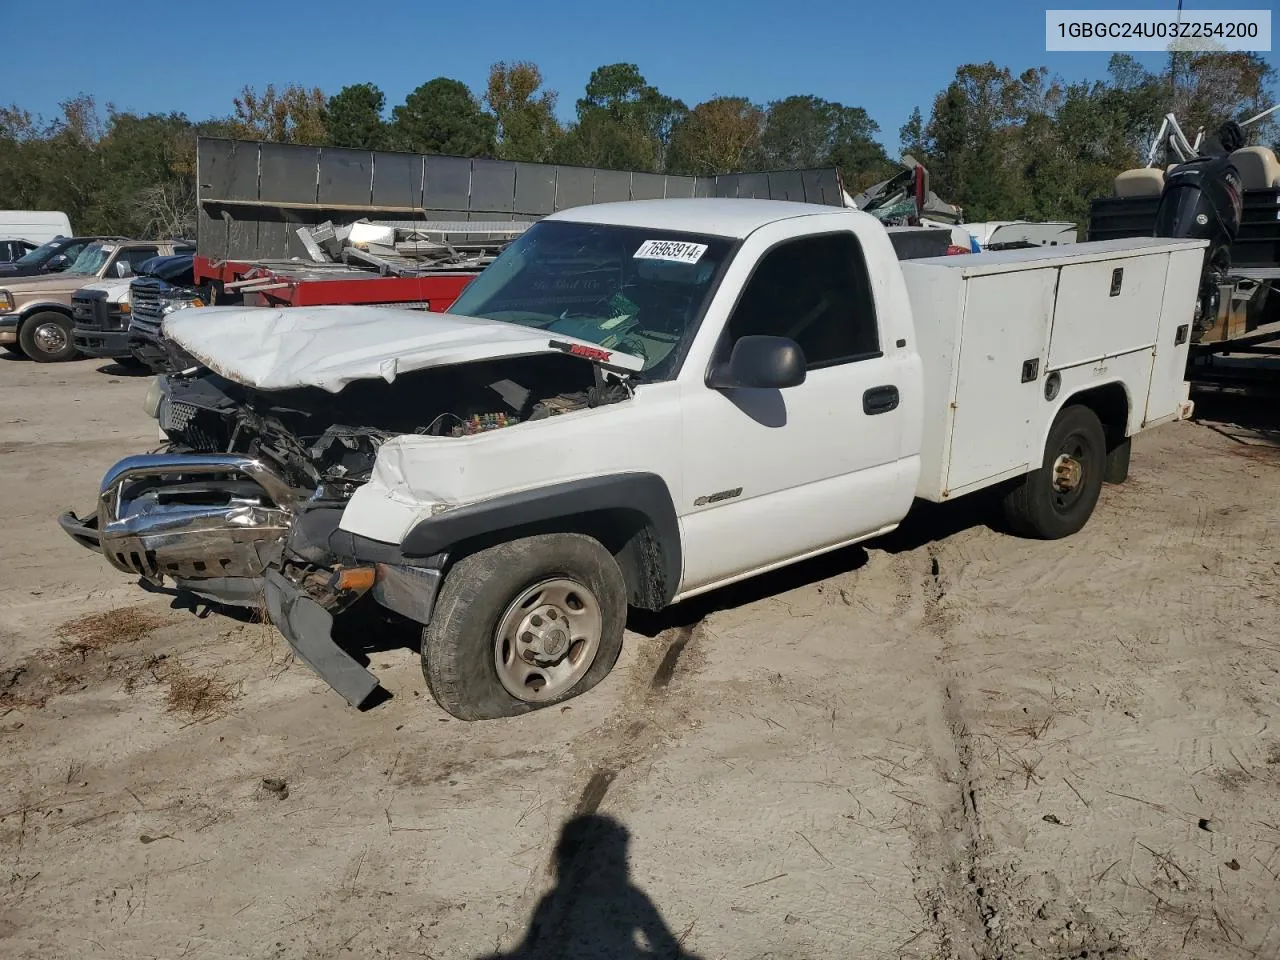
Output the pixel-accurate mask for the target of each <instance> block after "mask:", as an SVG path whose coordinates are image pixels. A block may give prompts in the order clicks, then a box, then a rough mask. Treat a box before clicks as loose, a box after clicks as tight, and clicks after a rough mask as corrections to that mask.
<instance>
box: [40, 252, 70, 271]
mask: <svg viewBox="0 0 1280 960" xmlns="http://www.w3.org/2000/svg"><path fill="white" fill-rule="evenodd" d="M69 266H71V258H70V257H68V256H67V255H66V254H65V253H60V254H58V255H57V256H56V257H50V258H49V262H48V263H46V264H45V265H44V268H45V270H47V271H48V272H49V273H58V272H60V271H62V270H65V269H67V267H69Z"/></svg>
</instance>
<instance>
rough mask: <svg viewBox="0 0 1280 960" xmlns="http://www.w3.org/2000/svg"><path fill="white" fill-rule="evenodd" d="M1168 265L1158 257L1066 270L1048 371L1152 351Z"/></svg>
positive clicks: (1161, 255) (1060, 284) (1063, 270)
mask: <svg viewBox="0 0 1280 960" xmlns="http://www.w3.org/2000/svg"><path fill="white" fill-rule="evenodd" d="M1168 264H1169V256H1168V254H1166V253H1159V254H1150V255H1148V256H1139V257H1124V258H1122V259H1119V260H1104V261H1101V262H1094V263H1073V264H1067V265H1066V266H1064V267H1062V268H1061V276H1060V278H1059V281H1058V302H1057V306H1056V307H1055V309H1054V315H1053V333H1052V334H1051V336H1050V340H1049V363H1048V369H1049V370H1062V369H1064V368H1066V367H1074V366H1076V365H1077V364H1081V363H1089V362H1091V361H1094V360H1100V359H1102V358H1103V357H1117V356H1120V355H1121V354H1125V353H1132V352H1133V351H1134V350H1142V349H1147V348H1149V347H1151V346H1152V345H1153V344H1154V343H1155V342H1156V330H1157V328H1158V327H1159V324H1160V309H1161V304H1162V303H1163V302H1164V286H1165V274H1166V272H1167V270H1168ZM1197 276H1198V274H1197Z"/></svg>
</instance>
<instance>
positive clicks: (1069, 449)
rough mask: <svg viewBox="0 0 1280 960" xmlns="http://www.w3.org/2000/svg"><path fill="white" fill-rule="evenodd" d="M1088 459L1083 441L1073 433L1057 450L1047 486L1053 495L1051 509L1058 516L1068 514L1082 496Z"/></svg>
mask: <svg viewBox="0 0 1280 960" xmlns="http://www.w3.org/2000/svg"><path fill="white" fill-rule="evenodd" d="M1089 471H1090V466H1089V458H1088V455H1087V453H1086V449H1085V439H1084V437H1082V436H1080V435H1079V434H1075V433H1073V434H1072V435H1071V436H1069V437H1067V439H1066V440H1064V441H1063V443H1062V446H1061V447H1059V448H1058V456H1057V457H1055V458H1054V461H1053V466H1052V469H1051V470H1050V478H1049V484H1050V487H1051V489H1052V495H1053V508H1054V510H1055V511H1056V512H1057V513H1059V514H1065V513H1069V512H1070V511H1071V509H1072V508H1073V507H1074V506H1075V505H1076V504H1077V503H1078V502H1079V501H1080V498H1081V497H1082V496H1084V491H1085V490H1086V489H1087V488H1088V485H1089Z"/></svg>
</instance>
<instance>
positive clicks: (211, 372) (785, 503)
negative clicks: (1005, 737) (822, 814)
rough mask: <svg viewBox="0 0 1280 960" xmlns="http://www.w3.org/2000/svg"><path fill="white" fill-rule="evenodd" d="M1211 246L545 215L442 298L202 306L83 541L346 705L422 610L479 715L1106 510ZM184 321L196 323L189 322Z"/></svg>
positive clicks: (733, 213)
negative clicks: (363, 604) (847, 577)
mask: <svg viewBox="0 0 1280 960" xmlns="http://www.w3.org/2000/svg"><path fill="white" fill-rule="evenodd" d="M1202 251H1203V242H1201V241H1170V240H1154V239H1146V240H1144V239H1136V240H1128V241H1123V242H1118V243H1101V244H1075V245H1071V246H1066V247H1059V248H1041V249H1037V250H1022V251H1016V252H1005V253H993V254H979V255H965V256H952V257H942V258H935V259H928V260H918V261H911V262H899V259H898V257H897V256H896V255H895V252H894V248H893V245H892V244H891V242H890V240H889V237H888V235H887V233H886V232H885V229H884V228H883V227H882V226H881V225H880V224H879V223H878V222H877V221H876V220H874V219H873V218H872V217H870V216H868V215H866V214H863V213H860V212H857V211H852V210H832V209H831V208H829V207H820V206H810V205H805V204H796V203H785V202H775V201H755V200H711V199H708V200H692V199H691V200H656V201H642V202H631V203H621V204H602V205H598V206H592V207H582V208H577V209H573V210H568V211H564V212H561V213H557V214H555V215H553V216H551V217H548V218H546V219H545V220H542V221H540V222H538V223H537V224H535V225H534V226H533V227H532V228H531V229H530V230H529V231H528V232H527V233H525V234H524V235H523V236H522V237H521V238H519V239H518V240H516V241H515V242H514V243H513V244H512V245H511V246H510V247H509V248H508V249H507V250H506V251H505V252H504V253H503V254H502V256H501V257H499V259H498V260H497V261H496V262H495V263H494V264H493V265H491V266H490V267H489V268H488V269H487V270H485V272H484V273H482V274H481V275H480V276H479V277H478V278H476V279H475V280H474V281H472V283H471V284H470V285H469V286H468V287H467V289H466V290H465V291H464V292H463V294H462V296H461V297H460V298H459V299H458V301H457V302H456V303H455V304H454V306H453V307H452V308H451V312H449V313H445V314H429V313H428V314H423V313H414V312H410V311H403V310H397V309H386V308H379V307H318V308H300V307H295V308H292V309H287V310H269V309H265V308H259V309H244V308H234V307H210V308H206V309H204V310H200V311H185V312H182V313H178V314H176V315H174V316H173V317H172V318H170V319H169V320H167V321H166V322H165V331H166V335H167V336H169V337H170V338H172V339H173V340H174V341H176V342H177V343H178V344H179V345H180V346H181V347H182V349H183V350H184V351H185V352H186V353H188V354H189V355H190V356H192V357H194V358H195V359H196V360H197V361H198V365H197V366H196V367H195V368H192V369H191V370H188V371H185V372H184V373H181V374H177V375H171V376H169V377H167V378H163V379H161V380H160V381H158V382H157V385H156V388H155V389H154V390H153V391H152V393H151V394H150V400H149V403H150V405H151V408H152V409H153V410H154V412H155V413H156V415H157V417H158V419H159V421H160V426H161V428H162V429H163V431H164V432H165V433H166V434H167V436H168V439H169V447H168V450H167V451H166V452H163V453H159V454H153V455H146V456H138V457H131V458H128V459H126V460H124V461H121V462H120V463H118V464H116V465H115V466H114V467H112V468H111V469H110V470H109V471H108V472H107V474H106V476H105V478H104V479H103V481H102V484H101V488H100V492H99V497H98V502H97V505H96V507H95V509H94V510H93V512H92V513H91V514H89V515H87V516H85V517H84V518H80V517H77V516H75V515H74V514H70V513H68V514H65V515H64V516H63V517H62V518H61V523H62V525H63V527H64V529H65V530H66V531H67V533H69V534H70V535H71V536H72V537H73V538H74V539H75V540H77V541H78V542H79V543H81V544H83V545H84V546H87V547H90V548H92V549H97V550H100V551H102V553H103V554H104V555H105V556H106V558H107V559H108V561H109V562H110V563H112V564H113V565H114V566H116V567H118V568H119V569H121V570H124V571H127V572H130V573H133V574H136V575H139V576H141V577H143V578H144V579H145V580H147V581H150V582H152V583H161V582H163V581H165V580H166V579H168V580H170V581H172V582H173V583H174V584H175V585H176V586H177V587H178V588H180V589H183V590H187V591H191V592H192V593H194V594H196V595H198V596H202V597H205V598H208V599H212V600H216V601H220V602H224V603H240V604H246V605H257V604H258V603H260V602H261V598H263V597H265V601H266V606H267V608H268V612H269V614H270V616H271V618H272V620H273V621H274V622H275V624H276V625H277V626H278V627H279V628H280V629H281V631H282V632H283V633H284V635H285V636H286V637H287V638H288V640H289V642H290V643H291V645H292V646H293V648H294V650H295V651H296V652H297V653H298V655H299V656H300V657H301V658H302V659H303V660H305V661H306V662H307V663H308V664H310V665H311V666H312V667H313V668H314V669H315V670H316V671H317V672H318V673H319V674H320V675H321V676H323V677H324V678H325V679H326V680H327V681H328V682H329V683H330V684H331V685H332V686H333V687H334V688H335V689H336V690H337V691H338V692H339V693H341V694H342V695H343V696H344V697H346V698H347V700H348V701H349V702H351V703H352V704H355V705H359V704H362V703H364V702H365V701H366V700H367V698H368V697H369V696H370V695H371V694H372V693H373V691H374V690H375V689H376V688H377V679H376V678H375V677H374V676H373V675H372V674H370V673H369V672H368V671H367V670H366V669H364V667H362V666H361V665H360V664H358V663H357V662H356V661H355V660H354V659H353V658H352V657H351V656H350V655H349V654H348V653H347V652H346V651H345V650H343V649H342V648H341V647H340V646H339V645H338V644H336V643H335V642H334V641H333V640H332V638H331V636H330V628H331V626H332V624H333V618H334V617H335V616H341V615H344V611H346V610H347V608H348V607H350V605H351V604H352V603H353V602H354V601H355V600H356V599H357V598H359V597H361V596H363V595H365V594H369V595H371V596H372V598H373V600H374V601H376V603H378V604H380V605H381V606H382V607H383V608H385V609H386V610H388V611H392V612H394V613H395V614H397V615H400V616H403V617H405V618H408V619H409V620H411V621H416V622H417V623H419V624H421V625H422V648H421V652H422V659H423V669H424V672H425V675H426V679H427V683H428V685H429V686H430V689H431V691H432V693H433V695H434V696H435V698H436V700H437V701H438V702H439V703H440V704H441V706H443V707H444V708H445V709H446V710H448V711H449V712H450V713H452V714H453V715H455V716H457V717H460V718H464V719H481V718H488V717H499V716H508V715H513V714H518V713H522V712H524V711H527V710H532V709H534V708H537V707H541V706H545V705H547V704H550V703H555V702H558V701H561V700H564V699H566V698H568V697H571V696H575V695H577V694H580V693H582V692H584V691H585V690H588V689H590V688H591V687H592V686H593V685H594V684H596V683H598V682H599V681H600V679H601V678H602V677H604V676H605V675H606V674H607V673H608V671H609V670H610V669H611V668H612V666H613V664H614V661H615V660H616V658H617V656H618V652H619V650H620V647H621V644H622V638H623V625H624V622H625V620H626V616H627V609H628V606H634V607H639V608H645V609H658V608H661V607H664V606H666V605H668V604H672V603H678V602H680V601H682V600H685V599H687V598H689V597H692V596H695V595H697V594H700V593H703V592H705V591H708V590H712V589H714V588H716V587H719V586H722V585H724V584H728V583H732V582H734V581H736V580H740V579H743V578H745V577H749V576H752V575H754V574H757V573H761V572H763V571H766V570H770V569H773V568H776V567H780V566H783V565H785V564H788V563H793V562H795V561H797V560H800V559H803V558H805V557H810V556H814V555H815V554H820V553H823V552H825V551H829V550H834V549H837V548H839V547H842V546H845V545H848V544H852V543H857V542H858V541H861V540H866V539H868V538H871V537H874V536H876V535H878V534H882V533H885V532H887V531H889V530H892V529H893V528H894V527H895V526H897V525H898V523H899V522H900V521H901V520H902V519H903V517H904V516H905V515H906V513H907V512H908V510H910V508H911V506H912V503H913V502H914V501H915V500H916V499H917V498H921V499H925V500H934V501H943V500H948V499H951V498H953V497H956V496H960V495H962V494H966V493H969V492H972V491H975V490H979V489H984V488H987V487H994V486H999V487H1000V490H1001V492H1002V494H1003V502H1004V505H1005V510H1006V512H1007V514H1008V517H1009V519H1010V521H1011V522H1012V524H1013V526H1014V527H1015V528H1016V529H1017V530H1018V531H1021V532H1023V533H1026V534H1029V535H1032V536H1039V537H1045V538H1055V537H1062V536H1067V535H1070V534H1071V533H1074V532H1075V531H1076V530H1078V529H1080V527H1082V526H1083V525H1084V523H1085V522H1086V521H1087V519H1088V517H1089V515H1090V513H1091V512H1092V511H1093V508H1094V505H1095V503H1096V502H1097V499H1098V495H1099V491H1100V489H1101V487H1102V484H1103V482H1104V480H1110V481H1112V482H1120V481H1122V480H1123V479H1124V478H1125V475H1126V470H1127V465H1128V453H1129V438H1130V437H1132V436H1133V435H1134V434H1135V433H1137V432H1138V431H1140V430H1142V429H1144V428H1146V427H1150V426H1152V425H1155V424H1157V423H1163V422H1165V421H1169V420H1174V419H1177V418H1180V417H1186V416H1188V415H1189V413H1190V403H1189V402H1188V400H1187V388H1186V384H1185V383H1184V382H1183V374H1182V371H1183V367H1184V364H1185V361H1186V351H1187V340H1188V332H1189V325H1190V323H1191V321H1192V310H1193V308H1194V305H1195V293H1196V284H1197V282H1198V276H1199V268H1198V264H1199V262H1200V258H1201V257H1202ZM197 313H198V316H193V315H192V314H197Z"/></svg>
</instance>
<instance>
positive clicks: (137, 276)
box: [71, 253, 195, 365]
mask: <svg viewBox="0 0 1280 960" xmlns="http://www.w3.org/2000/svg"><path fill="white" fill-rule="evenodd" d="M194 259H195V258H194V256H193V255H192V254H190V253H185V254H170V255H162V256H158V257H152V258H151V259H150V260H145V261H143V262H142V263H141V264H140V265H139V266H138V268H137V270H136V271H135V272H134V274H133V275H130V276H128V277H121V278H118V279H115V278H113V279H108V280H102V281H99V282H98V283H96V284H90V285H88V286H86V287H81V288H80V289H79V290H77V291H76V292H75V293H74V294H72V296H71V314H72V320H73V323H74V326H73V327H72V330H71V338H72V340H73V341H74V342H75V345H76V350H77V351H78V352H79V353H81V354H82V355H84V356H86V357H100V358H104V359H113V360H118V361H120V362H121V363H124V364H127V365H142V364H144V363H145V361H144V360H143V359H142V358H140V357H138V356H137V355H136V354H135V353H134V351H133V349H132V346H131V334H130V331H131V327H132V316H133V306H134V300H133V293H132V291H133V290H134V289H135V285H136V284H161V285H167V284H168V283H169V282H170V281H172V282H174V283H190V282H191V264H192V261H193V260H194Z"/></svg>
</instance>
